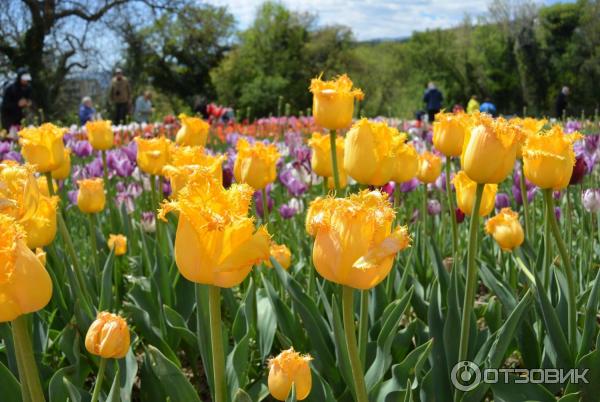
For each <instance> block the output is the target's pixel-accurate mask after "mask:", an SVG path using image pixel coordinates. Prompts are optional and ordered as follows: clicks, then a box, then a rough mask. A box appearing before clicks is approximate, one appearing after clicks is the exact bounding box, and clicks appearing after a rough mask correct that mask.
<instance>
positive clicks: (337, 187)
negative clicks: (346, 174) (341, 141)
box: [329, 130, 342, 197]
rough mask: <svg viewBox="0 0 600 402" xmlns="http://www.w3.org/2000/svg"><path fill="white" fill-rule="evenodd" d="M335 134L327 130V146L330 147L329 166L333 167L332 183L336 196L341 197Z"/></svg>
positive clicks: (333, 131)
mask: <svg viewBox="0 0 600 402" xmlns="http://www.w3.org/2000/svg"><path fill="white" fill-rule="evenodd" d="M335 138H336V132H335V130H329V144H330V146H331V164H332V165H333V166H332V168H333V172H332V173H333V183H334V185H335V192H336V196H338V197H339V196H341V195H342V194H341V193H342V189H341V188H340V176H339V174H338V173H339V172H338V160H337V143H336V140H335Z"/></svg>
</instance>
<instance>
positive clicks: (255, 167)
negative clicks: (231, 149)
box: [233, 138, 280, 190]
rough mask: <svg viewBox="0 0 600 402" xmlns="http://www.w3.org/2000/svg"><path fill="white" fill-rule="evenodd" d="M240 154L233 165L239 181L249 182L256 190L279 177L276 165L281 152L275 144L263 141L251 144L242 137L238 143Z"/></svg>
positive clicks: (236, 178)
mask: <svg viewBox="0 0 600 402" xmlns="http://www.w3.org/2000/svg"><path fill="white" fill-rule="evenodd" d="M236 148H237V151H238V154H237V157H236V159H235V164H234V166H233V174H234V176H235V180H236V181H237V182H238V183H246V184H249V185H250V187H252V188H254V189H255V190H262V189H263V188H265V187H266V186H267V184H270V183H273V182H274V181H275V179H276V178H277V171H276V165H277V161H278V160H279V157H280V155H279V152H278V151H277V147H276V146H275V145H274V144H269V145H266V144H264V143H262V142H256V143H254V144H250V143H249V142H248V141H247V140H246V139H244V138H240V139H239V140H238V142H237V145H236Z"/></svg>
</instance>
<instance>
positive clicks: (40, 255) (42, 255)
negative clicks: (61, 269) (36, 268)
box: [35, 248, 46, 266]
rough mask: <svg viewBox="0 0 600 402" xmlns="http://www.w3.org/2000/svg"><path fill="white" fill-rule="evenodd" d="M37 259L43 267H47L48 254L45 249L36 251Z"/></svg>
mask: <svg viewBox="0 0 600 402" xmlns="http://www.w3.org/2000/svg"><path fill="white" fill-rule="evenodd" d="M35 257H36V258H37V259H38V261H39V262H40V264H42V265H43V266H46V253H45V252H44V250H43V249H41V248H36V249H35Z"/></svg>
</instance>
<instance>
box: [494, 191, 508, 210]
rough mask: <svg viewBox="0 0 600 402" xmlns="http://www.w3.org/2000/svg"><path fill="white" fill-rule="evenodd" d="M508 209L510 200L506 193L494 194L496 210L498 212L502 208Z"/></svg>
mask: <svg viewBox="0 0 600 402" xmlns="http://www.w3.org/2000/svg"><path fill="white" fill-rule="evenodd" d="M508 207H510V198H509V197H508V194H506V193H498V194H496V209H498V210H500V209H502V208H508Z"/></svg>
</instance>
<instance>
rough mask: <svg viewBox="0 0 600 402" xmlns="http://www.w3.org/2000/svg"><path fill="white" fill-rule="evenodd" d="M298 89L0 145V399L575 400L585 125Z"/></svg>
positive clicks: (594, 307)
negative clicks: (376, 106) (536, 374)
mask: <svg viewBox="0 0 600 402" xmlns="http://www.w3.org/2000/svg"><path fill="white" fill-rule="evenodd" d="M310 90H311V92H312V93H313V95H314V105H313V106H314V107H313V115H314V118H306V117H298V118H296V117H281V118H273V119H264V120H261V121H257V122H254V123H251V124H250V123H247V124H244V123H230V124H220V123H217V122H213V123H210V124H209V123H207V122H204V121H202V120H201V119H199V118H196V117H189V116H185V115H181V116H179V119H177V120H176V119H174V118H168V119H165V122H162V123H156V124H152V125H144V126H137V125H131V126H123V127H112V126H111V124H110V122H107V121H97V122H91V123H88V125H87V126H86V127H82V128H76V127H73V128H70V129H62V128H59V127H57V126H55V125H52V124H43V125H41V126H39V127H29V128H25V129H23V130H21V131H20V132H19V140H18V142H16V141H15V142H12V143H10V142H4V143H2V144H0V160H2V162H1V163H0V233H1V236H0V384H1V387H0V389H1V396H0V400H1V401H2V402H17V401H26V402H40V401H51V402H64V401H92V402H96V401H111V402H112V401H123V402H125V401H144V402H164V401H172V402H194V401H216V402H225V401H227V402H229V401H237V402H246V401H270V400H282V401H284V400H287V401H295V400H306V401H319V402H323V401H328V402H329V401H348V402H350V401H359V402H366V401H377V402H379V401H381V402H388V401H433V400H435V401H448V402H450V401H482V400H494V401H507V402H513V401H525V400H531V401H533V400H535V401H556V400H560V401H565V402H566V401H569V402H570V401H579V400H582V401H597V400H598V397H597V395H599V394H600V393H599V392H600V381H599V378H600V354H599V353H600V352H598V349H597V346H598V344H599V343H600V337H599V332H600V331H599V328H598V319H597V317H598V303H599V292H600V270H598V261H599V259H598V255H599V253H600V251H599V247H600V243H599V242H598V241H599V240H600V220H599V219H598V211H600V190H598V189H597V188H598V173H597V172H596V170H595V168H594V167H595V163H596V157H597V155H598V153H599V152H600V151H599V150H598V143H599V142H598V139H599V138H600V137H599V136H600V126H599V125H598V122H591V121H587V122H583V121H582V122H578V121H568V122H566V123H562V122H549V121H546V120H537V119H533V118H524V119H520V118H513V119H504V118H497V119H493V118H491V117H489V116H487V115H483V114H472V115H467V114H452V113H440V114H439V115H438V116H437V117H436V122H435V123H434V124H433V125H432V126H431V127H429V129H427V128H426V129H425V130H422V129H421V128H420V127H416V126H412V125H411V124H410V123H409V122H401V121H399V120H395V119H373V120H370V119H366V118H365V119H360V120H353V119H352V116H353V109H354V102H355V101H356V100H360V99H362V97H363V96H364V95H363V93H362V92H361V91H360V90H357V89H353V84H352V82H351V81H350V79H349V78H348V77H346V76H342V77H339V78H338V79H337V80H335V81H322V80H320V79H315V80H313V82H312V84H311V86H310ZM367 96H368V94H367ZM462 362H467V363H462ZM463 367H469V369H470V370H471V372H475V371H478V372H479V373H480V374H481V373H486V372H492V371H493V370H495V369H504V370H505V371H504V373H507V374H506V376H504V374H501V375H500V377H499V379H496V381H491V380H489V376H487V374H486V376H484V377H481V376H480V377H479V379H477V378H474V377H470V376H469V375H467V376H465V375H464V374H465V373H467V374H469V372H468V371H465V370H464V369H462V371H460V370H461V368H463ZM474 368H475V369H474ZM525 369H530V370H532V369H535V370H538V371H541V369H562V370H564V371H565V372H566V371H568V370H570V369H581V370H585V369H587V371H585V372H584V378H585V379H586V381H576V379H577V377H572V376H571V377H569V376H563V377H561V378H559V379H558V380H553V378H554V377H553V378H550V377H544V378H545V381H533V378H531V381H523V378H526V377H523V376H522V374H523V373H524V371H522V370H525ZM486 370H487V371H486ZM510 370H512V371H510ZM457 373H459V374H458V375H457ZM482 378H485V379H486V380H485V381H484V380H482Z"/></svg>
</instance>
